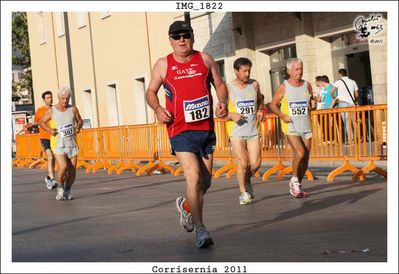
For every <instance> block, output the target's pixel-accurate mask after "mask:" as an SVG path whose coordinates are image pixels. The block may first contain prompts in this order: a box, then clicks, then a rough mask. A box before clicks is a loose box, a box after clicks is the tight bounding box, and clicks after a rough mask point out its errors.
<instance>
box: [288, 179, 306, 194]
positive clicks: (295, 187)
mask: <svg viewBox="0 0 399 274" xmlns="http://www.w3.org/2000/svg"><path fill="white" fill-rule="evenodd" d="M289 186H290V193H291V195H292V196H294V197H295V198H303V197H305V195H304V192H303V190H302V185H301V183H300V182H298V181H297V180H293V179H291V181H290V183H289Z"/></svg>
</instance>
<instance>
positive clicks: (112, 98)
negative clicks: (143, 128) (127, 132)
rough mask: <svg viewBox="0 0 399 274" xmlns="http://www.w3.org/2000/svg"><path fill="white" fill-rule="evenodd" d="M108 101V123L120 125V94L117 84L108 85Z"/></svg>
mask: <svg viewBox="0 0 399 274" xmlns="http://www.w3.org/2000/svg"><path fill="white" fill-rule="evenodd" d="M107 99H108V100H107V101H108V125H109V126H119V108H118V96H117V91H116V85H115V84H112V85H108V86H107Z"/></svg>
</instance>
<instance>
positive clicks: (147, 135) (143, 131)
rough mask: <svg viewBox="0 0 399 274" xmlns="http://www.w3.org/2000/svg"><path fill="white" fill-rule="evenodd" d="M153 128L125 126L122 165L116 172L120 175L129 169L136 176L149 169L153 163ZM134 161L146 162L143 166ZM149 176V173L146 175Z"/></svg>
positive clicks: (154, 135)
mask: <svg viewBox="0 0 399 274" xmlns="http://www.w3.org/2000/svg"><path fill="white" fill-rule="evenodd" d="M155 138H156V134H155V127H154V125H153V124H148V125H133V126H126V127H125V131H124V146H125V149H124V160H125V161H124V163H123V165H122V166H121V167H119V168H118V169H117V171H116V174H121V173H122V172H123V171H124V170H128V169H130V170H131V171H132V172H135V171H137V172H136V174H137V175H138V176H140V175H141V174H143V173H144V172H146V171H147V170H148V169H151V168H152V167H153V166H154V165H155V163H154V161H155V160H156V155H155V151H154V148H155V144H156V139H155ZM134 161H139V162H140V161H148V163H147V164H146V165H144V166H140V165H139V164H136V163H134ZM147 174H149V173H147Z"/></svg>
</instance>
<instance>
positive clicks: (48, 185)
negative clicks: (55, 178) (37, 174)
mask: <svg viewBox="0 0 399 274" xmlns="http://www.w3.org/2000/svg"><path fill="white" fill-rule="evenodd" d="M44 182H45V183H46V187H47V189H48V190H52V189H53V185H52V183H51V179H50V177H49V176H47V177H46V178H44Z"/></svg>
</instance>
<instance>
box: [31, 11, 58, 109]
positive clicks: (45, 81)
mask: <svg viewBox="0 0 399 274" xmlns="http://www.w3.org/2000/svg"><path fill="white" fill-rule="evenodd" d="M40 17H41V15H40V14H39V13H38V12H28V13H27V19H28V31H29V45H30V55H31V65H32V80H33V90H34V100H35V107H36V109H37V108H39V107H41V106H42V104H43V103H42V98H41V95H42V93H43V92H44V91H46V90H52V91H53V92H54V91H56V90H57V89H58V87H59V84H58V82H59V81H58V76H57V64H56V53H55V46H54V39H53V19H52V14H51V13H42V18H43V19H44V29H43V30H44V35H45V39H44V41H40V39H39V28H40V26H41V24H40V23H39V22H40Z"/></svg>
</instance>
